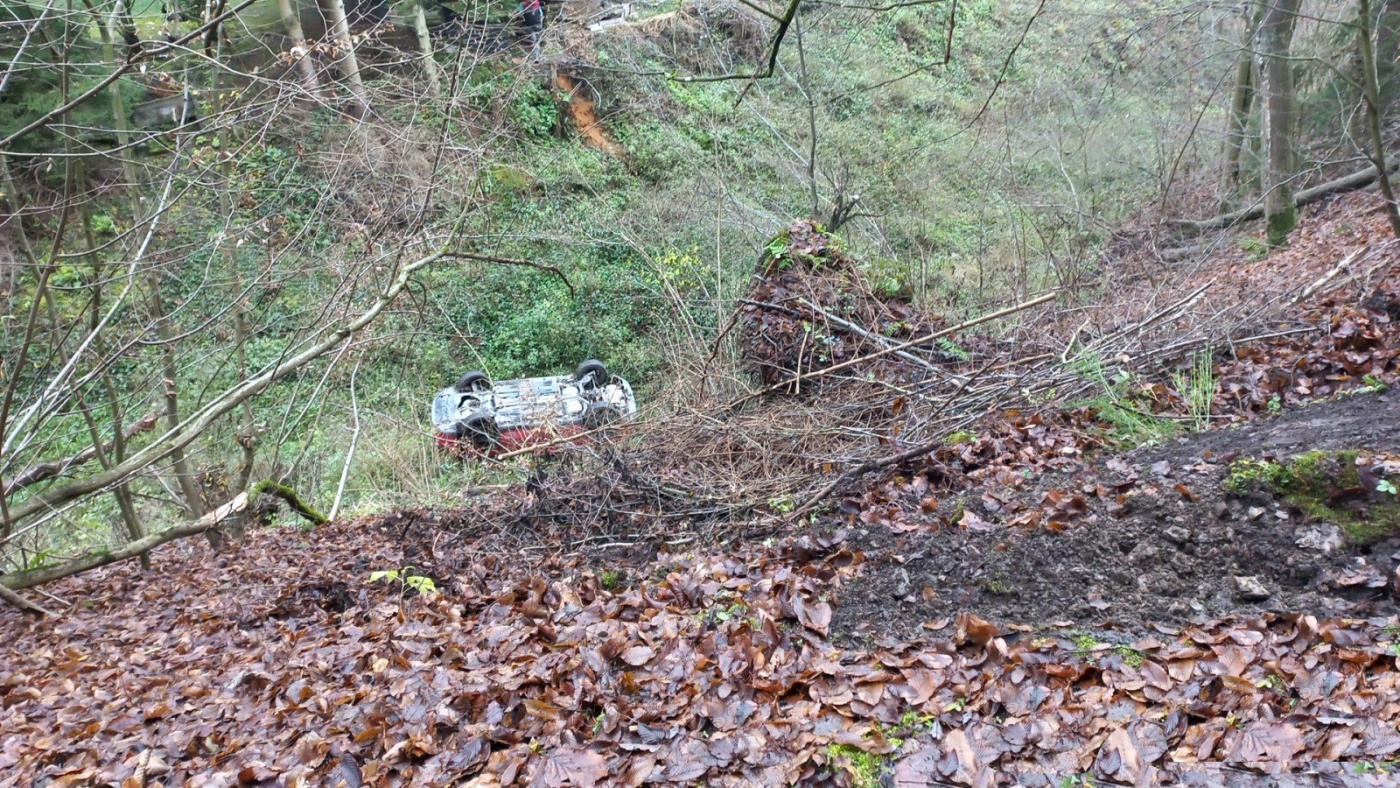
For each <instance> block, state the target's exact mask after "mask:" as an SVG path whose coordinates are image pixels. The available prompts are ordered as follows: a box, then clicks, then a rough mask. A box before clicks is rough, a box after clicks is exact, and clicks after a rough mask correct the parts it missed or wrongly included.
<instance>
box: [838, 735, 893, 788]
mask: <svg viewBox="0 0 1400 788" xmlns="http://www.w3.org/2000/svg"><path fill="white" fill-rule="evenodd" d="M826 755H827V758H829V759H830V760H831V761H832V762H839V761H840V760H841V759H843V758H844V759H845V760H846V761H847V762H848V763H849V764H850V767H849V768H850V773H851V785H852V786H854V788H879V787H880V785H881V781H880V778H881V777H882V776H883V775H884V772H885V769H886V767H887V766H888V764H889V760H890V759H889V756H887V755H876V754H875V753H873V752H866V751H865V750H862V749H860V748H859V747H856V746H854V745H850V744H830V745H827V748H826Z"/></svg>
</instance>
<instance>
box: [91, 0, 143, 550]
mask: <svg viewBox="0 0 1400 788" xmlns="http://www.w3.org/2000/svg"><path fill="white" fill-rule="evenodd" d="M120 9H121V4H120V3H118V5H117V8H116V9H114V11H113V13H112V16H111V17H110V19H109V20H108V24H107V25H105V26H104V25H103V24H102V20H101V19H98V20H97V27H98V29H99V30H100V31H101V36H102V48H103V50H104V52H103V55H104V56H105V57H106V58H107V60H109V61H111V63H112V65H113V66H114V67H115V66H116V65H117V61H116V49H115V44H114V43H113V42H114V41H115V39H116V29H117V24H118V21H119V19H118V15H119V13H120ZM108 98H109V99H110V101H111V105H112V124H113V128H114V129H115V130H116V133H117V144H118V145H119V146H120V147H122V148H126V145H127V142H128V140H129V139H130V135H129V134H128V133H127V126H126V106H125V104H124V103H123V101H122V92H121V87H120V83H119V82H113V83H112V84H111V86H110V87H109V88H108ZM122 170H123V174H124V175H125V177H126V182H127V184H128V186H127V188H128V189H130V190H131V220H132V221H133V222H135V221H137V220H139V219H140V217H141V198H140V196H139V192H138V191H137V189H138V186H137V182H136V167H135V166H134V165H133V164H132V162H131V154H130V153H129V152H127V153H123V154H122ZM84 219H85V220H89V219H90V217H88V216H87V215H84ZM91 229H92V225H91V222H90V221H88V224H87V225H86V226H85V227H84V231H85V232H87V233H88V239H87V240H88V245H89V249H91V248H94V247H93V246H92V237H91ZM95 281H100V280H95ZM94 301H96V299H94ZM96 313H97V309H96V306H95V305H94V311H93V314H94V315H96ZM109 385H110V382H109ZM109 395H110V396H109V400H110V402H111V406H112V409H113V410H112V424H113V429H114V434H113V436H112V441H113V443H112V447H113V451H114V452H115V453H116V462H115V463H114V464H120V463H121V460H122V456H121V455H122V453H123V448H124V443H125V442H124V441H123V440H122V428H123V425H122V414H121V409H120V407H119V406H118V405H117V400H116V397H115V393H114V392H111V391H109ZM98 454H99V455H100V454H102V452H101V451H100V444H99V451H98ZM104 459H105V458H104ZM103 467H104V469H106V468H110V467H111V466H110V465H109V464H107V463H106V462H104V463H103ZM113 495H114V496H115V497H116V499H117V508H118V510H119V511H120V512H121V515H122V522H123V523H124V524H125V525H126V535H127V539H128V540H129V541H130V542H135V541H139V540H140V539H141V538H142V537H143V536H144V535H145V533H144V530H143V529H142V526H141V519H140V517H138V516H137V514H136V506H135V502H134V501H132V499H131V491H130V490H129V489H128V488H127V486H126V484H124V483H123V484H120V485H117V486H116V488H115V489H114V490H113ZM140 555H141V568H142V569H150V568H151V558H150V556H149V555H147V554H146V553H145V552H142V553H141V554H140Z"/></svg>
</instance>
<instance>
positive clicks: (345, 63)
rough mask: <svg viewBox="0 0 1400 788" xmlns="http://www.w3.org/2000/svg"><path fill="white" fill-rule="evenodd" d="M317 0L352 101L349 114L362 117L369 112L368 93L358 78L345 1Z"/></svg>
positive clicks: (358, 69)
mask: <svg viewBox="0 0 1400 788" xmlns="http://www.w3.org/2000/svg"><path fill="white" fill-rule="evenodd" d="M317 2H319V3H320V4H321V12H322V13H323V14H324V15H325V17H326V26H327V27H328V28H329V30H328V31H327V32H328V33H330V37H331V39H332V40H333V41H334V42H335V50H336V59H335V65H336V68H338V69H340V76H341V78H342V79H344V80H345V85H346V88H347V89H348V90H349V91H350V98H351V100H352V101H353V105H352V107H351V110H350V114H351V115H352V116H353V117H355V118H356V119H360V118H363V117H364V116H365V115H366V114H368V113H369V95H368V94H367V93H366V92H365V83H364V82H363V81H361V79H360V61H359V59H358V58H356V57H355V42H354V41H353V40H351V38H350V25H349V24H348V23H346V21H345V2H344V0H317Z"/></svg>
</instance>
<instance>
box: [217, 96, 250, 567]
mask: <svg viewBox="0 0 1400 788" xmlns="http://www.w3.org/2000/svg"><path fill="white" fill-rule="evenodd" d="M218 87H220V86H218V82H217V81H216V88H218ZM215 92H216V93H217V94H218V95H220V96H222V95H224V92H223V91H222V89H216V91H215ZM217 109H218V110H219V111H220V112H222V111H223V109H224V107H222V106H219V107H218V108H217ZM218 140H219V150H232V148H231V147H230V144H229V138H228V129H227V127H226V126H221V127H220V128H219V135H218ZM222 170H223V176H224V181H225V182H226V183H233V181H234V175H233V159H232V158H225V159H224V161H223V165H222ZM219 209H220V211H221V213H222V214H223V215H224V221H226V222H229V223H232V221H233V214H234V206H233V198H232V195H231V194H230V193H229V190H228V189H221V190H220V191H219ZM219 240H220V243H219V246H220V247H221V251H222V252H223V256H224V267H225V268H226V269H227V271H228V274H229V298H230V299H231V301H232V302H233V305H234V306H233V336H234V356H235V361H236V363H237V367H238V380H239V382H242V381H245V380H247V379H248V353H247V341H248V306H247V302H246V300H245V299H244V293H243V277H242V276H241V275H240V274H239V271H238V255H237V250H236V249H235V247H234V245H233V244H232V243H230V240H231V239H229V238H228V237H223V238H220V239H219ZM242 410H243V431H242V432H240V433H238V434H237V435H236V436H235V437H234V440H235V441H236V442H237V443H238V445H239V447H240V448H241V449H242V450H243V463H242V465H240V466H239V469H238V480H237V482H236V485H235V487H234V489H236V490H239V491H242V490H244V489H246V488H247V486H248V481H249V480H250V479H251V478H252V475H253V461H254V460H255V459H256V457H257V445H258V436H257V424H256V422H255V421H254V419H253V403H252V401H250V400H244V401H243V405H242ZM204 535H205V537H206V538H207V539H208V541H209V546H210V547H212V548H214V549H215V550H220V549H222V548H223V547H224V539H223V534H222V532H220V531H217V530H209V531H205V533H204Z"/></svg>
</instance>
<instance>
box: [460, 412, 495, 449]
mask: <svg viewBox="0 0 1400 788" xmlns="http://www.w3.org/2000/svg"><path fill="white" fill-rule="evenodd" d="M457 438H458V439H460V440H468V441H471V442H472V445H473V446H475V447H477V448H478V449H481V450H483V451H484V450H486V449H490V448H491V447H493V446H495V445H496V442H497V441H499V440H500V439H501V428H500V427H498V426H496V420H495V419H493V418H491V417H490V416H472V417H470V418H466V419H463V420H462V421H459V422H457Z"/></svg>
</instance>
